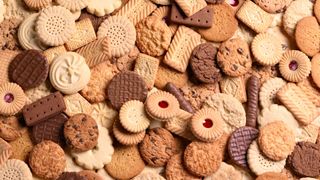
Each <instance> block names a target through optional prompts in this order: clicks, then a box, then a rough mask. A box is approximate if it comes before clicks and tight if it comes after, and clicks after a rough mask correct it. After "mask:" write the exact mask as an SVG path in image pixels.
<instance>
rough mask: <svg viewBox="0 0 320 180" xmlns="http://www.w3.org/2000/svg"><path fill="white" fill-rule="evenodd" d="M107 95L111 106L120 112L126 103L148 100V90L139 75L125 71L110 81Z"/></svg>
mask: <svg viewBox="0 0 320 180" xmlns="http://www.w3.org/2000/svg"><path fill="white" fill-rule="evenodd" d="M107 94H108V97H109V100H110V102H111V105H112V106H113V107H114V108H115V109H117V110H119V109H120V108H121V106H122V105H123V104H124V103H125V102H127V101H130V100H139V101H141V102H144V101H145V100H146V98H147V94H148V88H147V84H146V83H145V82H144V80H143V79H142V78H141V77H140V76H139V75H138V74H137V73H134V72H131V71H124V72H121V73H119V74H117V75H115V76H114V77H113V79H112V80H111V81H110V83H109V86H108V89H107Z"/></svg>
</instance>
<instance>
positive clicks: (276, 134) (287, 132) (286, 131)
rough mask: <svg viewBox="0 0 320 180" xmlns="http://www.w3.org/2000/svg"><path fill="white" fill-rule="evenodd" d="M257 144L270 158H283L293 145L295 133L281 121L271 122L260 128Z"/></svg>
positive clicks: (276, 159) (275, 159) (279, 159)
mask: <svg viewBox="0 0 320 180" xmlns="http://www.w3.org/2000/svg"><path fill="white" fill-rule="evenodd" d="M258 144H259V147H260V150H261V151H262V153H263V154H264V155H266V156H267V157H268V158H270V159H271V160H274V161H281V160H285V159H286V158H287V156H288V155H289V154H291V152H292V151H293V148H294V146H295V134H294V132H293V131H292V130H291V129H290V128H289V127H288V126H287V125H286V124H285V123H284V122H283V121H275V122H271V123H269V124H267V125H265V126H263V127H262V128H260V132H259V137H258Z"/></svg>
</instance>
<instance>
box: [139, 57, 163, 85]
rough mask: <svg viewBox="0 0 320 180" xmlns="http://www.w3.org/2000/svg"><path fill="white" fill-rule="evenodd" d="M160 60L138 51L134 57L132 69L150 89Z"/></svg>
mask: <svg viewBox="0 0 320 180" xmlns="http://www.w3.org/2000/svg"><path fill="white" fill-rule="evenodd" d="M159 64H160V60H159V59H157V58H154V57H152V56H148V55H146V54H142V53H140V54H139V55H138V58H137V59H136V63H135V67H134V71H135V72H136V73H137V74H139V75H140V76H141V77H142V78H143V79H144V81H145V82H146V84H147V86H148V89H152V87H153V85H154V81H155V79H156V77H157V72H158V68H159Z"/></svg>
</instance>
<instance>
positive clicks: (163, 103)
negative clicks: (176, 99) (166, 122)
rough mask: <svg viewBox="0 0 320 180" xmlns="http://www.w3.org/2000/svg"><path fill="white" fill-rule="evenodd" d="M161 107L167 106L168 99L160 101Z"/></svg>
mask: <svg viewBox="0 0 320 180" xmlns="http://www.w3.org/2000/svg"><path fill="white" fill-rule="evenodd" d="M158 105H159V106H160V107H161V108H167V107H168V106H169V103H168V102H167V101H160V102H159V104H158Z"/></svg>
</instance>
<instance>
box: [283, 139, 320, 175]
mask: <svg viewBox="0 0 320 180" xmlns="http://www.w3.org/2000/svg"><path fill="white" fill-rule="evenodd" d="M319 162H320V147H319V146H318V145H317V144H314V143H311V142H298V143H297V144H296V146H295V147H294V150H293V152H292V153H291V155H290V156H289V157H288V163H289V165H290V166H291V168H292V170H293V172H294V173H295V174H297V175H299V176H307V177H317V176H319V175H320V163H319Z"/></svg>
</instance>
